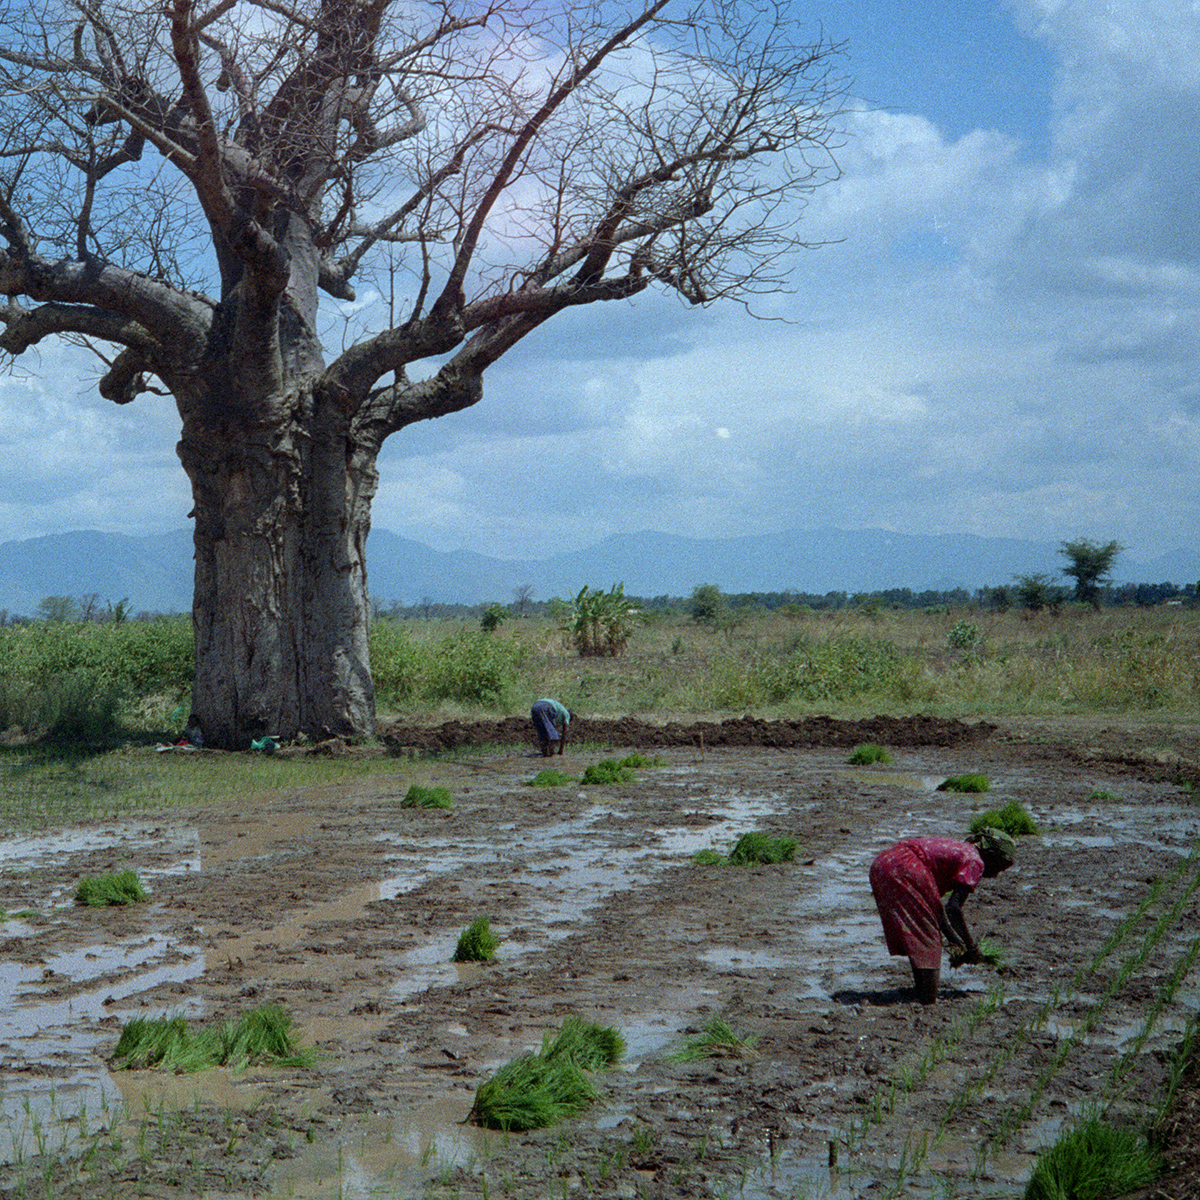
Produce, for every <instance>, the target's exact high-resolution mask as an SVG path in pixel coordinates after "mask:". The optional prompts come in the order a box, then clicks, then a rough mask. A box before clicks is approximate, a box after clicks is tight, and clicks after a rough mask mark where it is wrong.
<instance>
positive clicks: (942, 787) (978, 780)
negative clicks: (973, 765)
mask: <svg viewBox="0 0 1200 1200" xmlns="http://www.w3.org/2000/svg"><path fill="white" fill-rule="evenodd" d="M937 790H938V791H939V792H990V791H991V790H992V785H991V783H990V782H989V781H988V777H987V776H986V775H951V776H950V778H949V779H943V780H942V782H941V783H939V784H938V785H937Z"/></svg>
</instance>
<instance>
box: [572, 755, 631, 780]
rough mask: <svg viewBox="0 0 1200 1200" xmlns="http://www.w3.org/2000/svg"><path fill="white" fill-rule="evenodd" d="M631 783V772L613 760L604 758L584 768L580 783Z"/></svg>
mask: <svg viewBox="0 0 1200 1200" xmlns="http://www.w3.org/2000/svg"><path fill="white" fill-rule="evenodd" d="M632 781H633V772H632V771H631V770H630V769H629V768H628V767H626V766H622V765H621V764H620V763H619V762H617V761H616V760H615V759H611V758H605V759H601V761H600V762H598V763H592V765H591V766H589V767H586V768H584V772H583V777H582V779H581V780H580V782H581V783H587V784H592V783H597V784H605V783H630V782H632Z"/></svg>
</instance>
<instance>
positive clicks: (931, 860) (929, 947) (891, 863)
mask: <svg viewBox="0 0 1200 1200" xmlns="http://www.w3.org/2000/svg"><path fill="white" fill-rule="evenodd" d="M982 878H983V859H982V858H980V857H979V851H978V850H976V849H975V847H974V846H972V845H971V844H970V843H968V842H959V841H955V840H954V839H953V838H909V839H908V840H907V841H904V842H898V843H897V844H896V845H895V846H892V847H891V848H890V849H888V850H885V851H883V853H882V854H880V855H878V856H877V857H876V859H875V861H874V862H873V863H872V864H871V894H872V895H873V896H874V897H875V907H876V908H878V909H879V918H880V920H881V921H882V922H883V932H884V936H885V937H886V938H887V948H888V953H889V954H895V955H906V956H907V957H908V958H909V959H910V960H911V961H912V965H913V966H914V967H920V968H921V969H923V970H932V969H935V968H937V967H940V966H941V965H942V927H941V924H940V922H939V920H938V917H939V910H940V908H941V903H942V900H941V898H942V897H943V896H944V895H945V894H946V893H947V892H952V891H953V890H954V889H955V888H956V887H959V886H962V887H965V888H967V889H968V890H969V891H972V892H973V891H974V890H975V887H976V885H977V884H978V883H979V881H980V880H981V879H982Z"/></svg>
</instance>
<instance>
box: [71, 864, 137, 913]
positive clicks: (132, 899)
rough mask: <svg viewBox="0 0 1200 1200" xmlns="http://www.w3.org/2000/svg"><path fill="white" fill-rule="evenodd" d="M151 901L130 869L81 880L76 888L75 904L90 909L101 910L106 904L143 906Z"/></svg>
mask: <svg viewBox="0 0 1200 1200" xmlns="http://www.w3.org/2000/svg"><path fill="white" fill-rule="evenodd" d="M149 899H150V897H149V896H148V895H147V893H146V889H145V888H144V887H142V881H141V880H140V879H138V877H137V875H136V874H135V873H134V872H133V871H131V870H129V869H128V868H126V869H125V870H124V871H113V872H111V873H109V874H108V875H93V876H90V877H89V878H87V879H81V880H80V881H79V883H78V884H77V885H76V888H75V903H76V904H86V905H87V906H88V907H90V908H101V907H103V906H104V905H106V904H141V903H143V902H144V901H146V900H149Z"/></svg>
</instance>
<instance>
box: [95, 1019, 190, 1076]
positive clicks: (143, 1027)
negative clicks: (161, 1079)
mask: <svg viewBox="0 0 1200 1200" xmlns="http://www.w3.org/2000/svg"><path fill="white" fill-rule="evenodd" d="M112 1061H113V1065H114V1066H116V1067H119V1068H121V1069H122V1070H126V1071H142V1070H146V1069H147V1068H149V1067H160V1068H162V1069H163V1070H165V1071H176V1072H187V1071H202V1070H204V1068H205V1067H209V1066H212V1065H213V1062H212V1056H211V1053H210V1051H209V1049H208V1047H207V1046H205V1045H203V1044H197V1041H196V1038H195V1037H194V1036H193V1034H192V1031H191V1030H190V1029H189V1028H188V1023H187V1022H186V1021H185V1020H184V1019H183V1018H182V1017H158V1018H150V1017H134V1018H133V1020H132V1021H129V1022H128V1023H127V1024H126V1025H125V1027H124V1028H123V1029H122V1030H121V1036H120V1038H119V1039H118V1040H117V1046H116V1049H115V1050H114V1051H113V1057H112Z"/></svg>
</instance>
